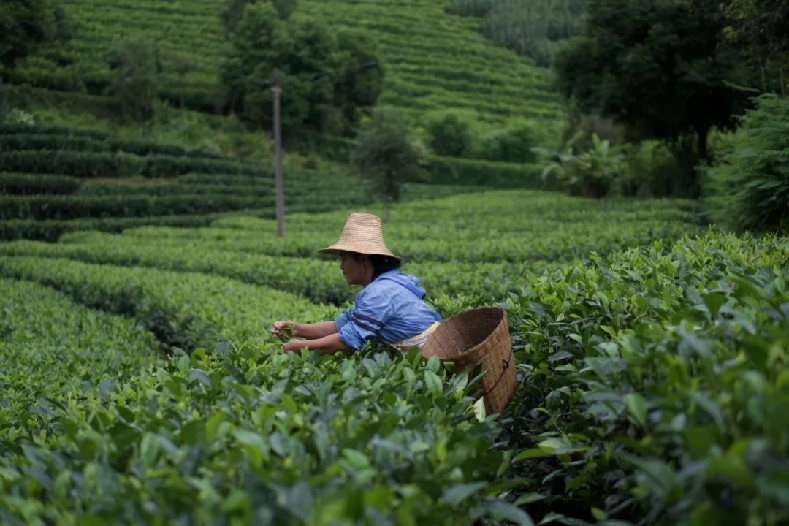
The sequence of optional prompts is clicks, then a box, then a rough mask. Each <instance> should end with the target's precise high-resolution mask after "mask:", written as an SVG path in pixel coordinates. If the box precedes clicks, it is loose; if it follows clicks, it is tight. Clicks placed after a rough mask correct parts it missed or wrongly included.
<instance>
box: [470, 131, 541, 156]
mask: <svg viewBox="0 0 789 526" xmlns="http://www.w3.org/2000/svg"><path fill="white" fill-rule="evenodd" d="M535 143H536V141H535V133H534V130H533V129H532V127H531V126H529V125H528V124H520V125H517V126H513V127H510V128H506V129H504V130H495V131H492V132H488V133H487V134H485V135H484V136H483V137H482V139H481V141H480V146H479V157H481V158H482V159H485V160H486V161H501V162H506V163H524V164H530V163H533V162H535V161H536V159H537V156H536V155H535V154H534V152H533V151H532V147H533V146H534V145H535Z"/></svg>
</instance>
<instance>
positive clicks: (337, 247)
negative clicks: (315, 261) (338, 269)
mask: <svg viewBox="0 0 789 526" xmlns="http://www.w3.org/2000/svg"><path fill="white" fill-rule="evenodd" d="M318 252H321V253H323V254H334V255H342V254H344V253H348V252H356V253H357V254H364V255H366V256H387V257H390V258H395V259H397V260H402V258H401V257H400V256H397V255H395V254H392V252H390V251H389V250H387V249H385V248H384V249H381V248H373V247H365V246H362V245H356V244H353V245H351V244H345V243H335V244H333V245H331V246H329V247H326V248H321V249H319V250H318Z"/></svg>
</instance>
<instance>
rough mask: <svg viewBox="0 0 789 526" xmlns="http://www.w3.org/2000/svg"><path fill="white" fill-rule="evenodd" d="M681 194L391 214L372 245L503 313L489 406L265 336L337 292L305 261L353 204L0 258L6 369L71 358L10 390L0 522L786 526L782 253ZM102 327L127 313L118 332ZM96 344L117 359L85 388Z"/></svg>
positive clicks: (390, 359)
mask: <svg viewBox="0 0 789 526" xmlns="http://www.w3.org/2000/svg"><path fill="white" fill-rule="evenodd" d="M193 182H196V181H193ZM684 205H685V203H682V202H673V203H672V202H668V201H661V202H657V201H656V202H641V203H629V202H624V201H623V202H615V201H602V202H595V201H584V200H579V199H576V198H571V197H567V196H562V195H559V194H546V193H539V192H513V191H505V192H488V193H483V194H477V195H465V196H455V197H450V198H446V199H444V200H434V201H415V202H413V203H407V204H398V205H396V206H395V207H394V208H393V209H392V211H391V216H390V220H389V222H387V224H386V227H385V229H386V235H387V242H388V244H389V245H390V246H391V247H392V249H393V250H395V251H397V252H398V253H402V254H404V255H405V256H406V266H405V267H404V270H406V271H407V272H412V273H414V274H416V275H417V276H419V277H420V278H422V280H423V283H424V285H425V287H426V288H427V290H428V294H429V297H431V298H432V299H433V301H436V302H437V304H438V306H439V308H440V310H441V311H442V312H443V313H444V314H445V315H449V314H451V313H453V312H457V311H459V310H463V309H466V308H470V307H472V306H475V305H490V304H493V303H494V302H499V301H501V302H504V305H506V307H507V310H508V318H509V320H510V331H511V335H512V339H513V344H514V347H515V351H516V356H517V359H518V370H519V378H520V387H519V389H518V392H517V393H516V396H515V398H514V399H513V401H512V403H511V405H510V407H509V408H508V410H507V412H506V413H505V414H504V415H502V416H501V417H495V418H494V417H488V418H485V419H480V418H479V416H481V415H479V405H478V404H476V405H475V404H474V401H475V398H476V394H475V391H474V389H473V387H472V386H470V385H468V381H469V379H470V378H469V377H468V376H466V375H453V374H451V372H450V371H449V370H445V369H444V368H441V367H440V366H439V365H438V364H437V363H433V362H429V363H425V362H423V361H422V360H421V359H419V358H418V357H417V356H414V355H413V354H411V355H404V354H400V353H396V352H391V351H387V350H386V349H384V348H380V347H378V346H376V345H371V346H370V347H369V348H366V349H365V350H363V351H361V352H358V353H352V354H350V355H348V356H333V357H321V356H320V355H318V354H315V353H313V354H311V355H309V354H302V355H299V354H283V353H282V352H281V351H280V349H279V343H278V342H277V341H276V340H275V339H274V338H273V337H272V336H271V335H270V334H269V333H268V332H267V329H268V327H269V325H270V323H271V322H272V321H274V320H276V319H285V318H287V319H298V320H300V321H306V322H310V321H319V320H325V319H331V318H332V317H334V316H336V315H337V314H338V313H339V312H340V309H341V308H343V306H344V305H346V304H347V303H346V302H347V301H349V300H351V299H352V298H353V294H354V292H355V290H353V288H351V287H348V286H347V285H345V284H344V283H343V282H342V279H341V275H340V272H339V268H338V266H337V262H336V260H328V259H327V257H325V256H323V255H320V254H318V253H317V248H319V247H321V246H325V244H326V243H328V242H331V241H333V240H334V239H336V236H337V233H338V231H339V230H340V229H341V227H342V224H343V222H344V220H345V219H346V218H347V214H348V211H347V210H346V211H336V212H330V213H324V214H318V215H314V214H301V215H289V216H288V222H289V223H288V224H289V225H290V226H289V228H288V232H293V234H288V237H287V238H285V239H279V238H277V237H276V235H275V232H276V229H275V228H274V224H275V223H274V221H272V220H270V219H268V220H267V219H260V218H253V217H243V216H237V217H224V218H219V219H217V220H215V221H214V223H213V225H211V227H210V228H188V229H182V228H165V227H143V228H135V229H131V230H128V231H126V232H124V233H123V234H122V235H110V234H103V233H99V232H92V233H91V232H88V233H77V232H75V233H71V234H68V235H66V236H64V237H63V238H62V239H61V241H60V242H59V243H55V244H47V243H37V242H30V241H24V242H13V243H6V244H4V245H0V276H3V277H4V278H6V281H0V286H2V287H3V290H4V291H6V293H5V294H4V303H0V305H5V309H6V311H8V309H11V311H9V312H13V313H14V314H13V315H12V316H11V317H10V318H8V321H7V322H6V323H5V324H4V325H2V326H0V331H3V332H2V334H3V335H4V336H3V338H4V339H3V340H2V341H3V342H8V344H9V345H8V346H3V345H4V344H2V343H0V349H2V352H4V353H5V356H14V357H15V361H11V362H8V361H7V362H5V363H6V364H8V366H7V367H5V368H4V370H3V373H4V375H5V376H6V377H9V378H14V374H24V373H23V371H27V370H29V368H30V367H31V365H30V364H31V363H33V364H35V363H38V362H36V361H33V360H36V359H40V360H52V359H53V358H52V356H53V354H52V352H53V351H51V350H52V349H58V351H57V352H58V353H59V354H57V356H59V361H60V362H63V361H64V360H65V361H66V363H72V364H74V365H73V367H74V368H75V374H74V375H73V376H72V377H70V378H69V379H60V378H53V379H52V380H48V378H49V377H48V376H47V377H45V374H47V375H52V374H55V373H54V372H53V370H51V369H48V370H47V371H50V372H46V373H45V372H44V371H42V372H40V373H38V374H37V375H36V376H35V378H40V379H41V382H47V381H49V383H51V384H52V385H53V386H57V389H53V388H50V389H49V390H46V393H47V396H46V398H45V400H46V401H44V400H41V399H40V398H41V397H40V396H36V393H38V392H39V391H36V390H34V389H37V388H36V387H35V386H36V384H30V385H29V387H28V389H27V390H20V391H19V393H17V392H16V391H14V392H12V393H11V394H10V395H9V394H7V395H5V396H6V398H8V399H9V400H10V401H11V405H9V406H5V407H4V408H3V409H2V410H0V418H3V420H2V422H3V424H4V425H0V488H2V492H1V494H2V495H3V496H2V497H0V515H2V517H3V521H4V522H6V523H8V524H21V523H31V522H32V523H34V522H36V520H37V519H42V520H48V521H59V522H61V523H64V524H76V523H80V524H84V523H86V522H90V521H94V522H95V521H102V520H107V519H109V518H110V517H117V518H119V519H120V518H122V519H123V520H125V521H126V522H129V523H140V524H143V523H151V522H156V521H157V520H162V521H176V520H181V521H188V520H194V521H197V522H199V523H205V522H211V523H223V524H224V523H227V524H229V523H230V522H231V519H235V520H236V521H239V522H240V523H244V524H247V523H252V522H254V523H256V524H273V523H278V524H279V523H285V524H328V523H333V522H335V521H339V522H343V523H365V524H366V523H373V522H374V523H376V524H421V523H423V522H429V523H431V524H444V523H448V522H453V523H454V522H460V523H468V522H469V521H470V520H473V519H474V518H481V519H483V522H484V523H493V520H494V519H495V518H496V517H498V518H499V519H506V520H508V521H509V522H510V523H515V524H524V525H526V524H532V523H537V522H540V521H542V523H543V524H570V523H572V524H593V523H595V521H596V520H601V519H603V518H604V517H605V518H607V519H608V520H611V521H613V520H619V521H621V522H619V523H618V524H624V525H630V524H637V523H642V522H643V523H647V524H656V525H661V526H663V525H666V526H668V525H670V524H671V525H673V524H681V525H683V526H684V525H688V526H689V525H691V524H695V523H696V522H694V521H699V520H700V521H702V523H704V524H710V523H714V524H724V525H726V524H732V525H735V524H742V523H748V522H752V523H759V524H765V525H768V524H769V525H773V526H777V525H778V524H780V523H781V521H783V520H786V516H787V513H789V509H787V508H786V506H785V503H783V502H782V501H781V500H780V494H778V493H776V491H779V488H780V486H779V484H780V483H781V480H782V477H785V476H786V468H785V467H782V465H781V464H780V461H778V460H775V459H781V458H785V456H786V455H787V454H788V453H789V451H787V450H786V443H787V441H786V433H787V427H786V425H785V422H784V421H783V420H782V418H784V417H785V414H786V408H787V403H789V399H787V394H786V382H785V377H786V372H785V371H786V360H787V356H786V349H787V344H788V343H789V342H787V341H786V338H787V336H786V335H787V334H789V325H787V323H789V321H788V320H789V312H788V311H786V305H787V304H789V290H788V289H787V278H789V274H788V273H787V271H786V269H787V268H789V244H787V242H786V239H785V238H765V239H754V238H751V237H748V236H746V237H743V238H737V237H734V236H726V235H722V234H719V233H715V232H707V233H704V232H702V231H701V230H696V228H697V227H693V226H692V224H690V223H688V222H687V221H688V220H692V217H693V215H692V214H691V213H689V212H684V211H682V208H681V207H682V206H684ZM362 209H364V208H362ZM493 209H495V210H496V211H497V214H496V215H491V214H490V211H491V210H493ZM368 210H370V211H373V212H376V209H375V208H368ZM694 231H695V232H696V233H698V234H700V236H698V237H697V236H695V235H693V234H694ZM687 234H691V235H690V236H688V235H687ZM8 278H12V279H24V280H27V281H32V282H36V283H38V284H37V285H34V284H31V283H27V282H14V281H9V280H8ZM41 285H44V286H46V287H48V288H42V287H41ZM49 289H55V290H56V291H57V292H55V291H52V290H49ZM5 297H8V298H9V299H5ZM23 297H24V298H25V300H24V301H26V302H27V303H25V306H24V308H23V310H19V309H20V308H22V307H19V306H18V305H20V304H21V302H22V299H21V298H23ZM28 298H30V300H29V301H28ZM71 302H74V303H71ZM74 304H78V305H84V306H85V307H87V308H92V309H99V310H102V311H106V314H101V315H100V316H99V315H96V314H90V313H91V312H93V311H89V310H87V309H86V308H85V307H82V306H79V307H78V308H73V305H74ZM331 304H334V305H331ZM61 310H68V313H65V312H61ZM39 313H40V314H39ZM50 313H51V314H50ZM118 315H121V316H124V317H126V318H127V319H128V320H134V322H131V321H126V320H124V321H123V323H124V324H125V325H123V327H125V328H120V327H119V328H117V329H113V328H110V327H112V326H113V325H112V324H115V323H119V321H120V319H119V318H113V317H112V316H118ZM37 316H41V318H37ZM22 319H24V320H29V319H34V320H40V321H37V322H35V323H34V324H33V325H31V324H30V323H29V321H27V322H26V323H24V324H22V323H21V320H22ZM44 319H46V320H47V321H46V322H45V321H44ZM87 320H95V321H87ZM52 323H56V324H60V325H62V326H63V327H64V328H63V329H62V330H60V329H55V330H54V331H52V330H33V328H35V327H38V326H39V325H37V324H40V326H41V327H52V326H53V325H52ZM70 327H80V332H79V333H78V334H79V336H76V335H75V336H74V337H73V338H71V337H68V338H66V339H62V338H61V339H58V337H57V335H58V334H64V335H65V334H69V332H68V331H70V330H71V329H70ZM143 329H145V330H147V331H149V333H147V334H146V333H144V332H141V331H143ZM151 334H152V335H154V336H155V338H156V341H157V342H158V345H159V346H160V348H161V349H162V350H164V351H165V355H163V356H162V357H161V358H156V357H154V356H153V355H151V354H150V350H151V349H152V347H153V345H154V340H153V339H152V337H151ZM106 338H113V340H112V341H106ZM121 338H123V339H128V341H129V342H130V343H129V345H128V346H125V343H121ZM116 340H117V342H116ZM93 342H96V343H97V344H98V345H104V346H106V347H108V349H109V350H108V351H105V352H103V353H102V354H101V355H95V356H94V358H93V359H96V360H98V361H97V362H96V363H95V364H94V365H92V367H93V368H98V370H99V371H105V372H104V373H99V375H97V376H96V381H95V382H91V383H90V385H88V384H85V383H84V382H83V381H82V380H81V377H80V374H82V375H84V374H85V371H86V370H87V369H86V367H87V366H86V365H84V360H83V359H82V358H81V356H83V355H84V353H90V351H88V349H91V348H93V347H91V346H92V345H95V344H94V343H93ZM102 342H106V343H103V344H102ZM134 342H139V343H134ZM19 349H25V351H24V353H23V354H20V351H19ZM181 351H185V352H186V353H188V355H183V354H182V353H181ZM80 353H82V354H80ZM23 356H30V358H29V359H28V358H25V359H21V358H20V357H23ZM118 360H125V361H124V362H123V365H117V364H118V363H119V362H118ZM47 363H48V362H47ZM91 363H93V362H91ZM131 364H137V365H136V368H135V370H134V371H133V372H132V371H130V370H129V369H126V367H127V365H131ZM110 367H115V369H114V370H110ZM12 382H14V380H12ZM58 382H61V383H58ZM64 382H65V383H64ZM17 384H18V385H19V387H17V389H22V385H23V384H19V383H18V382H17ZM24 385H25V386H27V385H28V384H24ZM39 385H40V384H39ZM40 389H45V388H44V387H41V388H40ZM40 392H44V391H40ZM746 408H747V409H746ZM493 444H496V445H495V446H494V447H491V446H492V445H493ZM771 459H773V460H771ZM768 468H769V469H768ZM568 521H569V522H568ZM609 524H613V522H609Z"/></svg>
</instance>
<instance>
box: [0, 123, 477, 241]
mask: <svg viewBox="0 0 789 526" xmlns="http://www.w3.org/2000/svg"><path fill="white" fill-rule="evenodd" d="M0 167H2V168H0V170H2V171H0V239H17V238H28V239H42V240H54V239H57V237H58V236H60V235H61V234H62V233H64V232H69V231H75V230H85V229H88V230H104V231H111V232H112V231H120V230H123V229H125V228H130V227H134V226H140V225H170V226H201V225H208V224H209V223H210V222H211V221H212V220H213V219H215V218H217V217H219V216H221V215H223V214H226V213H238V212H242V211H243V212H244V213H245V214H247V215H250V214H251V215H254V216H257V217H262V218H273V217H274V216H275V202H274V175H273V168H272V167H271V165H270V164H268V163H262V162H258V161H251V160H244V159H237V158H228V157H222V156H219V155H214V154H210V153H205V152H201V151H198V150H188V149H185V148H182V147H179V146H172V145H162V144H155V143H143V142H131V141H121V140H116V139H113V138H111V137H110V136H109V135H108V134H107V133H105V132H102V131H96V130H82V131H75V130H72V129H69V128H60V127H48V126H4V127H0ZM284 179H285V181H286V190H287V191H286V193H285V196H286V198H285V212H286V214H290V213H295V212H312V213H314V212H323V211H327V210H335V209H337V208H347V207H349V206H356V205H366V204H370V203H371V202H373V201H374V200H375V199H376V198H375V196H374V195H373V194H372V193H371V192H370V191H369V187H368V182H367V181H366V180H363V179H359V178H356V177H350V176H342V175H326V174H323V173H320V172H317V171H309V170H293V169H287V170H285V171H284ZM479 189H480V188H478V187H471V186H469V187H457V188H456V187H450V186H430V187H429V189H426V188H425V185H420V184H411V185H408V186H407V187H406V190H405V196H404V198H405V199H406V200H409V199H421V198H435V197H441V196H442V195H449V194H453V193H457V192H473V191H477V190H479Z"/></svg>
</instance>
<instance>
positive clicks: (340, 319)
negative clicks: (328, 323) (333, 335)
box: [334, 307, 353, 332]
mask: <svg viewBox="0 0 789 526" xmlns="http://www.w3.org/2000/svg"><path fill="white" fill-rule="evenodd" d="M352 313H353V307H351V308H349V309H346V310H345V312H343V313H342V314H340V315H339V316H337V318H336V319H335V320H334V327H335V328H336V329H337V332H340V329H342V328H343V327H344V326H345V324H346V323H348V319H349V318H350V317H351V314H352Z"/></svg>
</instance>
